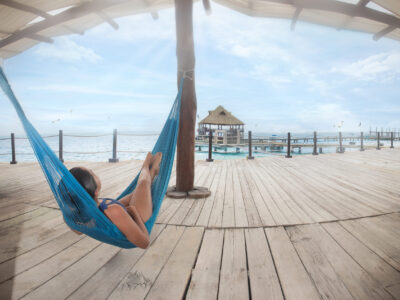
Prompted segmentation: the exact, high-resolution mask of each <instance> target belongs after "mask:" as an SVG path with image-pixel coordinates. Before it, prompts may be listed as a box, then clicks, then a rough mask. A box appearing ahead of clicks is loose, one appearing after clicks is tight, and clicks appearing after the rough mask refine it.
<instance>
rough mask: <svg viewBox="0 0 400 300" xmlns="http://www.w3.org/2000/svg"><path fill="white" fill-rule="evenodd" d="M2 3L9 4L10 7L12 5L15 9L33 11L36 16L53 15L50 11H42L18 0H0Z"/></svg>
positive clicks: (45, 16) (46, 16)
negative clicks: (17, 0)
mask: <svg viewBox="0 0 400 300" xmlns="http://www.w3.org/2000/svg"><path fill="white" fill-rule="evenodd" d="M0 4H1V5H4V6H8V7H12V8H14V9H18V10H21V11H25V12H28V13H31V14H33V15H35V16H40V17H42V18H48V17H51V15H49V14H48V13H46V12H44V11H41V10H40V9H37V8H35V7H32V6H29V5H26V4H23V3H20V2H16V1H13V0H0Z"/></svg>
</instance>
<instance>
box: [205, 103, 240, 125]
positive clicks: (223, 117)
mask: <svg viewBox="0 0 400 300" xmlns="http://www.w3.org/2000/svg"><path fill="white" fill-rule="evenodd" d="M199 124H211V125H244V123H243V122H242V121H240V120H239V119H238V118H236V117H235V116H234V115H232V113H231V112H229V111H227V110H226V109H225V108H224V107H223V106H221V105H219V106H218V107H217V108H216V109H214V110H209V111H208V116H207V117H205V118H204V119H203V120H201V121H200V122H199Z"/></svg>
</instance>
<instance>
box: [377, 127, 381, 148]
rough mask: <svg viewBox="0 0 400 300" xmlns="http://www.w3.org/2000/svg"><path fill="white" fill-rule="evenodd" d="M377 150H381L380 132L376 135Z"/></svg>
mask: <svg viewBox="0 0 400 300" xmlns="http://www.w3.org/2000/svg"><path fill="white" fill-rule="evenodd" d="M376 150H381V136H380V132H379V131H378V132H377V135H376Z"/></svg>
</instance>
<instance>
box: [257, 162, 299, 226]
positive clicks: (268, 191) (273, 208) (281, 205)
mask: <svg viewBox="0 0 400 300" xmlns="http://www.w3.org/2000/svg"><path fill="white" fill-rule="evenodd" d="M250 165H252V164H250ZM252 169H253V177H254V178H255V180H256V182H257V185H258V187H259V189H260V191H261V193H262V195H263V197H264V200H265V201H267V205H268V207H269V210H270V212H271V214H272V215H273V217H274V219H275V221H276V223H277V225H284V224H298V223H300V219H299V218H298V217H297V216H296V215H295V214H294V212H293V211H292V210H291V208H290V207H289V206H288V202H287V201H284V196H283V195H282V194H281V193H280V192H279V188H278V186H277V185H276V184H274V181H273V179H272V177H271V176H270V175H269V174H268V173H267V172H261V171H262V170H261V168H260V167H259V166H258V165H253V167H252Z"/></svg>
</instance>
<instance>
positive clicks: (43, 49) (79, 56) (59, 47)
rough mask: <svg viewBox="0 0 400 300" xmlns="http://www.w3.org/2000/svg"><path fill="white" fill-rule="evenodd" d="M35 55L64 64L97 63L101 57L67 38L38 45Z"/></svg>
mask: <svg viewBox="0 0 400 300" xmlns="http://www.w3.org/2000/svg"><path fill="white" fill-rule="evenodd" d="M35 53H36V54H37V55H39V56H41V57H43V58H55V59H58V60H62V61H66V62H73V61H88V62H91V63H97V62H98V61H99V60H101V56H100V55H98V54H97V53H95V52H94V51H93V50H92V49H90V48H87V47H84V46H80V45H78V44H77V43H75V42H74V41H73V40H71V39H70V38H68V37H61V38H58V39H57V41H56V42H55V43H54V44H40V45H39V46H38V47H37V48H36V51H35Z"/></svg>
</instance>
